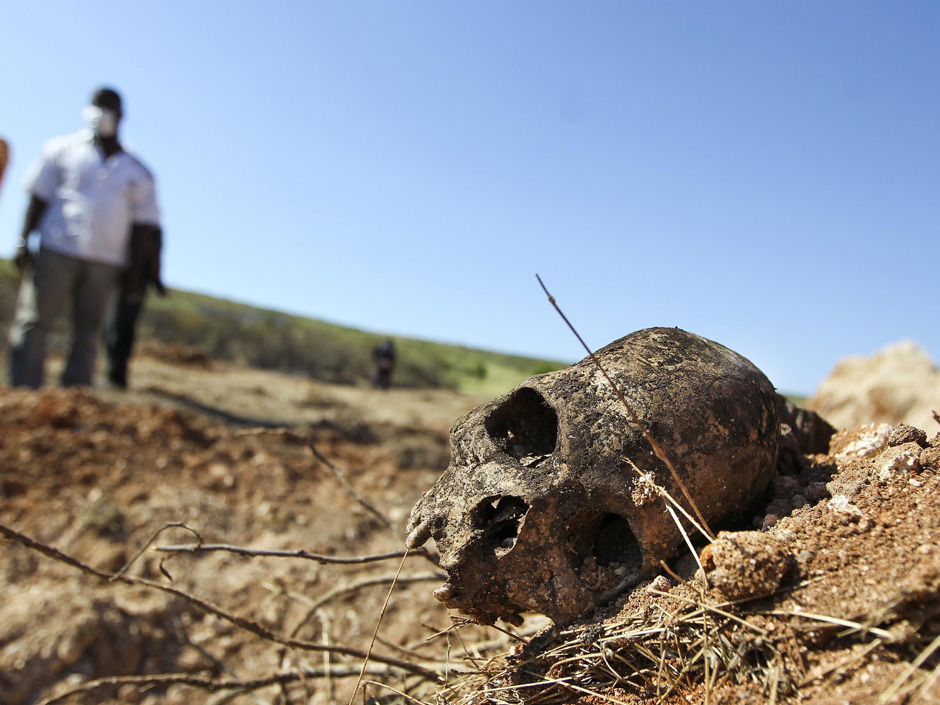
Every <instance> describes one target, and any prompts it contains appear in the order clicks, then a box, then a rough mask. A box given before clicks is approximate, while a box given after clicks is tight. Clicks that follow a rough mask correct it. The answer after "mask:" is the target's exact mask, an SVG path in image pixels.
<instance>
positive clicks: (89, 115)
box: [82, 105, 118, 137]
mask: <svg viewBox="0 0 940 705" xmlns="http://www.w3.org/2000/svg"><path fill="white" fill-rule="evenodd" d="M82 117H84V118H85V122H86V123H87V125H88V127H90V128H91V129H92V131H93V132H94V133H95V134H96V135H98V136H99V137H114V136H115V135H116V134H117V122H118V120H117V113H115V112H114V111H113V110H108V109H107V108H99V107H98V106H97V105H87V106H85V109H84V110H83V111H82Z"/></svg>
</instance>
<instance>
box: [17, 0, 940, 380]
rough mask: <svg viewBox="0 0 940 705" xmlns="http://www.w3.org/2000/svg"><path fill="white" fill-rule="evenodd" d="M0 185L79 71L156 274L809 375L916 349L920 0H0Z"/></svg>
mask: <svg viewBox="0 0 940 705" xmlns="http://www.w3.org/2000/svg"><path fill="white" fill-rule="evenodd" d="M0 27H2V30H0V67H2V68H0V134H2V135H4V136H5V137H6V138H7V139H8V140H9V141H10V142H11V145H12V151H13V162H12V164H11V167H10V170H8V172H7V177H6V178H5V180H4V184H3V189H2V193H0V250H2V251H3V252H4V253H7V256H9V255H12V253H13V250H14V246H15V241H16V238H17V236H18V232H19V228H20V224H21V222H22V217H23V212H24V209H25V205H26V198H25V195H24V194H23V191H22V189H21V182H22V177H23V173H24V171H25V169H26V167H27V166H28V164H29V162H30V161H32V159H33V158H34V157H35V156H36V154H37V153H38V151H39V149H40V147H41V145H42V143H43V142H44V141H45V140H46V139H48V138H49V137H52V136H53V135H57V134H62V133H67V132H72V131H75V130H78V129H80V128H81V127H82V123H81V109H82V107H83V106H84V105H85V104H86V103H87V101H88V98H89V96H90V94H91V93H92V91H93V90H94V89H95V88H96V87H98V86H99V85H112V86H114V87H116V88H117V89H118V90H119V91H121V93H122V94H123V96H124V100H125V112H126V119H125V120H124V123H123V124H122V137H123V139H124V140H125V142H126V143H128V144H129V145H130V147H131V148H132V149H133V150H134V151H135V152H136V153H137V154H138V155H139V156H140V157H141V158H142V159H143V161H144V162H145V163H147V164H148V165H149V166H150V167H151V168H152V170H153V171H154V173H155V174H156V176H157V179H158V191H159V197H160V201H161V207H162V210H163V212H164V226H165V235H166V243H167V245H166V250H165V279H166V280H167V282H168V283H169V284H170V285H171V286H175V287H180V288H185V289H192V290H196V291H201V292H205V293H209V294H213V295H218V296H223V297H226V298H232V299H235V300H239V301H245V302H249V303H253V304H257V305H262V306H266V307H273V308H278V309H281V310H286V311H290V312H293V313H300V314H303V315H309V316H312V317H316V318H322V319H326V320H329V321H333V322H337V323H341V324H345V325H350V326H354V327H358V328H364V329H366V330H371V331H375V332H379V333H388V334H393V335H406V336H411V337H419V338H425V339H431V340H438V341H444V342H453V343H460V344H465V345H469V346H473V347H482V348H486V349H492V350H499V351H505V352H513V353H521V354H527V355H533V356H538V357H545V358H553V359H560V360H571V361H574V360H577V359H580V358H581V357H583V352H582V350H581V349H580V347H579V345H578V343H577V341H576V340H575V339H574V338H573V337H572V336H571V334H570V333H569V332H568V330H567V328H565V327H564V324H563V323H562V321H561V320H560V319H559V318H558V317H557V315H556V314H555V312H554V311H553V310H552V308H551V307H550V305H549V304H548V303H547V301H546V299H545V297H544V295H543V294H542V291H541V289H539V287H538V284H537V282H536V280H535V277H534V274H535V273H536V272H538V273H539V274H540V275H541V276H542V277H543V279H544V280H545V282H546V284H547V285H548V287H549V289H550V290H551V292H552V294H554V296H555V297H556V299H558V301H559V303H560V305H561V306H562V308H563V309H564V311H565V313H566V314H567V315H568V317H569V318H571V319H572V320H573V321H574V322H575V324H576V325H577V326H578V328H579V329H580V332H581V334H582V335H583V337H584V338H585V339H586V340H587V342H588V343H589V344H590V345H591V346H592V347H594V348H597V347H600V346H602V345H604V344H606V343H608V342H610V341H612V340H614V339H616V338H618V337H620V336H622V335H625V334H626V333H629V332H631V331H633V330H637V329H640V328H645V327H649V326H679V327H681V328H684V329H686V330H690V331H693V332H695V333H699V334H701V335H704V336H706V337H709V338H712V339H714V340H717V341H718V342H721V343H723V344H725V345H727V346H729V347H731V348H733V349H735V350H737V351H738V352H741V353H742V354H744V355H746V356H747V357H749V358H750V359H751V360H752V361H753V362H754V363H755V364H757V365H758V366H759V367H761V368H762V369H763V370H764V371H765V372H766V373H767V375H768V376H769V377H770V379H771V381H772V382H774V384H775V385H776V386H777V387H778V388H780V389H782V390H784V391H789V392H802V393H811V392H812V391H813V390H814V389H815V388H816V387H817V385H818V384H819V383H820V382H821V381H822V380H823V379H824V378H825V377H826V375H827V374H828V373H829V372H830V371H831V370H832V368H833V366H834V365H835V363H836V361H837V360H838V359H840V358H842V357H844V356H847V355H854V354H866V355H867V354H872V353H874V352H875V351H877V350H879V349H880V348H882V347H884V346H885V345H888V344H891V343H894V342H897V341H899V340H901V339H903V338H912V339H914V340H915V341H917V342H918V343H919V344H920V345H921V346H923V347H924V348H925V349H926V350H927V351H928V352H929V353H930V354H931V355H932V356H933V357H934V359H937V358H938V356H940V326H938V310H940V286H938V276H937V270H938V257H937V247H938V244H940V237H938V228H940V3H937V2H934V1H933V0H924V1H920V2H917V1H910V2H868V1H866V0H827V1H826V2H819V1H818V0H796V1H788V2H775V3H769V2H760V3H758V2H752V1H751V0H746V1H745V0H741V1H740V2H721V1H717V0H710V1H709V2H693V1H691V0H687V1H684V2H672V1H669V0H665V1H664V0H657V1H656V2H653V1H652V0H650V1H648V2H633V1H629V0H611V1H590V0H588V1H584V2H576V1H575V0H570V1H568V2H555V1H553V0H517V1H515V0H492V1H490V0H479V1H473V2H470V1H461V2H448V1H435V2H431V1H430V0H428V1H427V2H415V1H411V0H401V1H395V2H391V1H379V0H374V1H371V2H362V1H358V0H344V1H342V2H340V1H339V0H337V1H335V2H322V1H316V0H309V1H301V0H294V1H289V0H278V1H276V2H261V1H260V0H257V1H253V2H248V1H246V0H224V1H219V0H198V1H196V2H194V1H191V0H189V1H186V2H184V1H182V0H164V1H162V2H146V3H144V2H126V0H121V1H120V2H99V1H97V0H86V1H84V2H64V1H62V2H49V1H48V0H30V1H29V2H11V3H5V6H4V11H3V19H2V22H0Z"/></svg>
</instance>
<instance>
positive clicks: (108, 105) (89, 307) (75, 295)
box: [10, 88, 160, 388]
mask: <svg viewBox="0 0 940 705" xmlns="http://www.w3.org/2000/svg"><path fill="white" fill-rule="evenodd" d="M123 114H124V113H123V110H122V105H121V97H120V96H119V95H118V94H117V92H116V91H114V90H112V89H110V88H102V89H100V90H98V91H97V92H95V94H94V96H92V100H91V105H89V106H87V107H86V108H85V110H84V112H83V115H84V118H85V121H86V122H87V123H88V127H89V128H90V129H89V130H83V131H81V132H78V133H75V134H71V135H65V136H62V137H56V138H54V139H52V140H50V141H49V142H47V143H46V144H45V145H44V146H43V149H42V153H41V154H40V156H39V158H38V159H37V160H36V161H35V163H34V164H33V165H32V167H30V170H29V172H28V173H27V176H26V182H25V185H26V190H27V191H28V192H29V194H30V196H31V198H30V202H29V206H28V208H27V210H26V217H25V219H24V222H23V230H22V239H21V241H20V244H19V247H18V248H17V251H16V256H15V257H14V262H15V263H16V266H17V267H18V268H19V270H20V272H21V275H22V279H21V282H20V291H19V294H18V297H17V307H16V318H15V320H14V322H13V326H12V327H11V329H10V383H11V384H12V385H15V386H16V385H19V386H27V387H33V388H38V387H40V386H42V383H43V378H44V373H45V360H46V337H47V335H48V332H49V329H50V327H51V326H52V323H53V321H54V320H55V319H56V318H57V317H58V316H59V314H61V313H62V311H63V310H64V309H65V308H66V307H67V306H68V305H69V304H71V308H72V316H71V322H72V342H71V350H70V351H69V356H68V362H67V363H66V366H65V371H64V372H63V374H62V385H63V386H73V385H84V386H90V385H91V384H92V378H93V374H94V369H95V358H96V356H97V352H98V343H99V340H100V338H101V330H102V327H103V325H104V319H105V315H106V313H107V310H108V304H109V302H110V301H111V297H112V295H113V294H114V290H115V288H116V286H117V284H118V278H119V277H120V275H121V274H122V272H123V271H124V270H125V268H126V267H127V264H128V251H129V245H130V243H131V242H138V241H145V240H146V239H147V238H148V237H151V233H152V231H153V230H154V229H157V228H159V227H160V213H159V209H158V207H157V199H156V194H155V187H154V179H153V176H152V175H151V173H150V171H148V169H147V168H146V167H145V166H144V165H143V164H142V163H141V162H140V161H139V160H138V159H137V158H136V157H134V156H132V155H130V154H128V153H127V152H126V151H124V148H123V147H122V146H121V143H120V142H119V141H118V127H119V125H120V122H121V118H122V117H123ZM36 230H38V231H39V252H38V254H37V255H34V254H33V253H32V252H31V251H30V249H29V246H28V238H29V236H30V234H31V233H32V232H34V231H36Z"/></svg>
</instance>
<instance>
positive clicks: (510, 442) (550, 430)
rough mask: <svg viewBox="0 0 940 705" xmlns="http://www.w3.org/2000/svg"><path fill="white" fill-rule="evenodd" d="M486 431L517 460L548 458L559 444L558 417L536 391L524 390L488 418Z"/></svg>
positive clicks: (505, 402) (517, 391)
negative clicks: (535, 457)
mask: <svg viewBox="0 0 940 705" xmlns="http://www.w3.org/2000/svg"><path fill="white" fill-rule="evenodd" d="M485 426H486V432H487V433H488V434H489V436H490V438H492V439H493V441H494V442H495V443H496V445H497V446H499V448H500V449H501V450H504V451H505V452H506V453H507V454H508V455H511V456H512V457H513V458H516V459H517V460H522V459H524V458H530V457H532V456H542V455H549V454H550V453H552V452H553V451H554V450H555V443H556V442H557V441H558V415H557V414H556V413H555V410H554V409H553V408H552V407H551V406H549V404H548V402H547V401H545V397H543V396H542V395H541V394H539V393H538V392H537V391H535V390H534V389H529V388H528V387H523V388H522V389H518V390H516V391H515V392H513V393H512V394H511V395H510V396H509V398H508V399H506V401H504V402H503V403H502V404H501V405H500V406H498V407H497V408H496V409H494V410H493V412H492V413H490V415H489V416H488V417H487V418H486V422H485Z"/></svg>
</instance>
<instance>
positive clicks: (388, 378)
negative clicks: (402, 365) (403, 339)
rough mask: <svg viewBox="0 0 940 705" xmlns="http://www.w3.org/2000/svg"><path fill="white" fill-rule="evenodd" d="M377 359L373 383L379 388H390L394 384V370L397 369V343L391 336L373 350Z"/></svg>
mask: <svg viewBox="0 0 940 705" xmlns="http://www.w3.org/2000/svg"><path fill="white" fill-rule="evenodd" d="M372 357H373V358H374V359H375V376H374V378H373V380H372V382H373V384H375V386H376V387H378V388H379V389H388V388H389V387H390V386H391V384H392V370H394V369H395V343H393V342H392V340H391V338H389V339H388V340H385V341H384V342H381V343H379V344H378V345H376V346H375V348H373V350H372Z"/></svg>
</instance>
